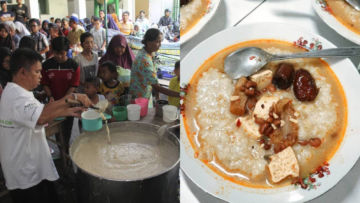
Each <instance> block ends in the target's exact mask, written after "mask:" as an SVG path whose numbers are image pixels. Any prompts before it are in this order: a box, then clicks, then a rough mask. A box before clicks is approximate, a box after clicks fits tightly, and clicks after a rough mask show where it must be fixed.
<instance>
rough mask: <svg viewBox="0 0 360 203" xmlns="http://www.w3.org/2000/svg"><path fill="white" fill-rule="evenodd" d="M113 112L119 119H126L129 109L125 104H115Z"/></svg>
mask: <svg viewBox="0 0 360 203" xmlns="http://www.w3.org/2000/svg"><path fill="white" fill-rule="evenodd" d="M112 112H113V115H114V117H115V119H116V120H117V121H126V119H127V110H126V107H125V106H114V107H113V108H112Z"/></svg>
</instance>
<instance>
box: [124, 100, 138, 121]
mask: <svg viewBox="0 0 360 203" xmlns="http://www.w3.org/2000/svg"><path fill="white" fill-rule="evenodd" d="M126 108H127V116H128V120H129V121H138V120H140V111H141V106H140V105H138V104H129V105H127V107H126Z"/></svg>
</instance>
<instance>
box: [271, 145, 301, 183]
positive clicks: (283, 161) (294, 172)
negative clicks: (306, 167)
mask: <svg viewBox="0 0 360 203" xmlns="http://www.w3.org/2000/svg"><path fill="white" fill-rule="evenodd" d="M270 160H271V161H270V163H269V165H268V168H269V172H270V175H271V180H272V181H273V182H274V183H277V182H280V181H281V180H283V179H285V178H286V177H288V176H292V177H298V176H299V172H300V169H299V163H298V160H297V159H296V155H295V153H294V150H293V149H292V148H291V147H287V148H286V149H284V150H283V151H281V152H280V153H278V154H275V155H272V156H270Z"/></svg>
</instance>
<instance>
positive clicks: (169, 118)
mask: <svg viewBox="0 0 360 203" xmlns="http://www.w3.org/2000/svg"><path fill="white" fill-rule="evenodd" d="M162 110H163V120H164V122H166V123H171V122H174V121H175V120H176V119H178V117H179V115H178V110H177V107H176V106H173V105H164V106H163V107H162Z"/></svg>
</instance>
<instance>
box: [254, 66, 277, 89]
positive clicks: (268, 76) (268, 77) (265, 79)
mask: <svg viewBox="0 0 360 203" xmlns="http://www.w3.org/2000/svg"><path fill="white" fill-rule="evenodd" d="M272 77H273V72H272V71H271V70H264V71H261V72H259V73H256V74H254V75H252V76H250V80H251V81H254V82H256V84H257V87H258V89H259V90H262V89H264V88H266V87H267V86H269V85H270V84H271V81H272Z"/></svg>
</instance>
